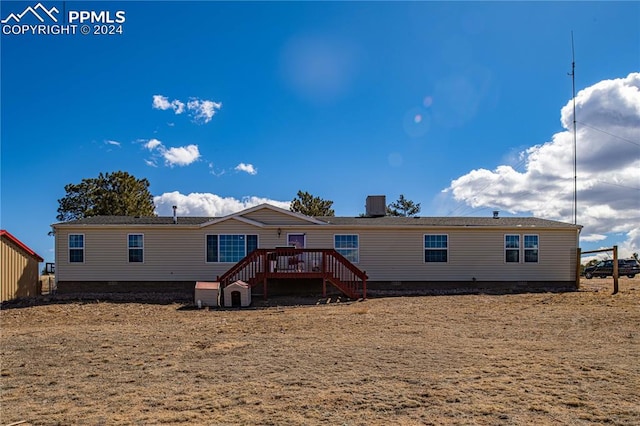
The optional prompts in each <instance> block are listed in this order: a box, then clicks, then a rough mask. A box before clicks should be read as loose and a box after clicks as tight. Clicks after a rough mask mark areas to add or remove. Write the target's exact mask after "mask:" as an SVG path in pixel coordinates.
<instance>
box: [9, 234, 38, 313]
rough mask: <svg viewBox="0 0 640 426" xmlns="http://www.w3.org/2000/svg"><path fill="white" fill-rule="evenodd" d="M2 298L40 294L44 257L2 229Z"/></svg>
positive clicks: (11, 298)
mask: <svg viewBox="0 0 640 426" xmlns="http://www.w3.org/2000/svg"><path fill="white" fill-rule="evenodd" d="M0 259H2V263H1V264H0V299H2V300H1V301H2V302H5V301H7V300H13V299H18V298H22V297H34V296H38V295H40V292H41V288H40V262H43V261H44V259H42V257H40V256H39V255H38V254H37V253H36V252H34V251H33V250H31V249H30V248H29V247H27V246H26V245H25V244H24V243H23V242H22V241H20V240H19V239H17V238H16V237H15V236H13V235H12V234H11V233H10V232H8V231H6V230H4V229H2V230H0Z"/></svg>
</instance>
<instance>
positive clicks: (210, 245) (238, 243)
mask: <svg viewBox="0 0 640 426" xmlns="http://www.w3.org/2000/svg"><path fill="white" fill-rule="evenodd" d="M205 245H206V261H207V263H214V262H239V261H240V260H241V259H242V258H243V257H245V256H246V255H247V254H249V253H251V252H252V251H254V250H255V249H257V248H258V236H257V235H207V236H206V240H205Z"/></svg>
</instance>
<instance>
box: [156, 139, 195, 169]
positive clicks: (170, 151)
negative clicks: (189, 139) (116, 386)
mask: <svg viewBox="0 0 640 426" xmlns="http://www.w3.org/2000/svg"><path fill="white" fill-rule="evenodd" d="M143 142H144V141H143ZM144 147H145V148H147V149H148V150H149V151H156V152H157V153H158V154H159V156H160V157H162V158H164V162H165V164H166V165H167V166H170V167H173V166H188V165H189V164H191V163H193V162H195V161H197V160H198V159H199V158H200V150H199V149H198V145H193V144H192V145H187V146H178V147H171V148H166V147H165V146H164V144H163V143H162V142H160V141H159V140H158V139H150V140H148V141H146V142H144ZM145 163H146V164H147V165H148V166H152V167H157V164H156V162H155V160H154V159H149V160H145Z"/></svg>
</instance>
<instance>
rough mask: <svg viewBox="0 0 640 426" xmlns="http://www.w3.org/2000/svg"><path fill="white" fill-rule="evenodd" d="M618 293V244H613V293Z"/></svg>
mask: <svg viewBox="0 0 640 426" xmlns="http://www.w3.org/2000/svg"><path fill="white" fill-rule="evenodd" d="M617 293H618V246H613V294H617Z"/></svg>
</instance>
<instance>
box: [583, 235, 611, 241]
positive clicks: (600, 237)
mask: <svg viewBox="0 0 640 426" xmlns="http://www.w3.org/2000/svg"><path fill="white" fill-rule="evenodd" d="M580 239H581V240H582V241H589V242H592V241H602V240H606V239H607V236H606V235H602V234H589V235H586V234H583V235H580Z"/></svg>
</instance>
